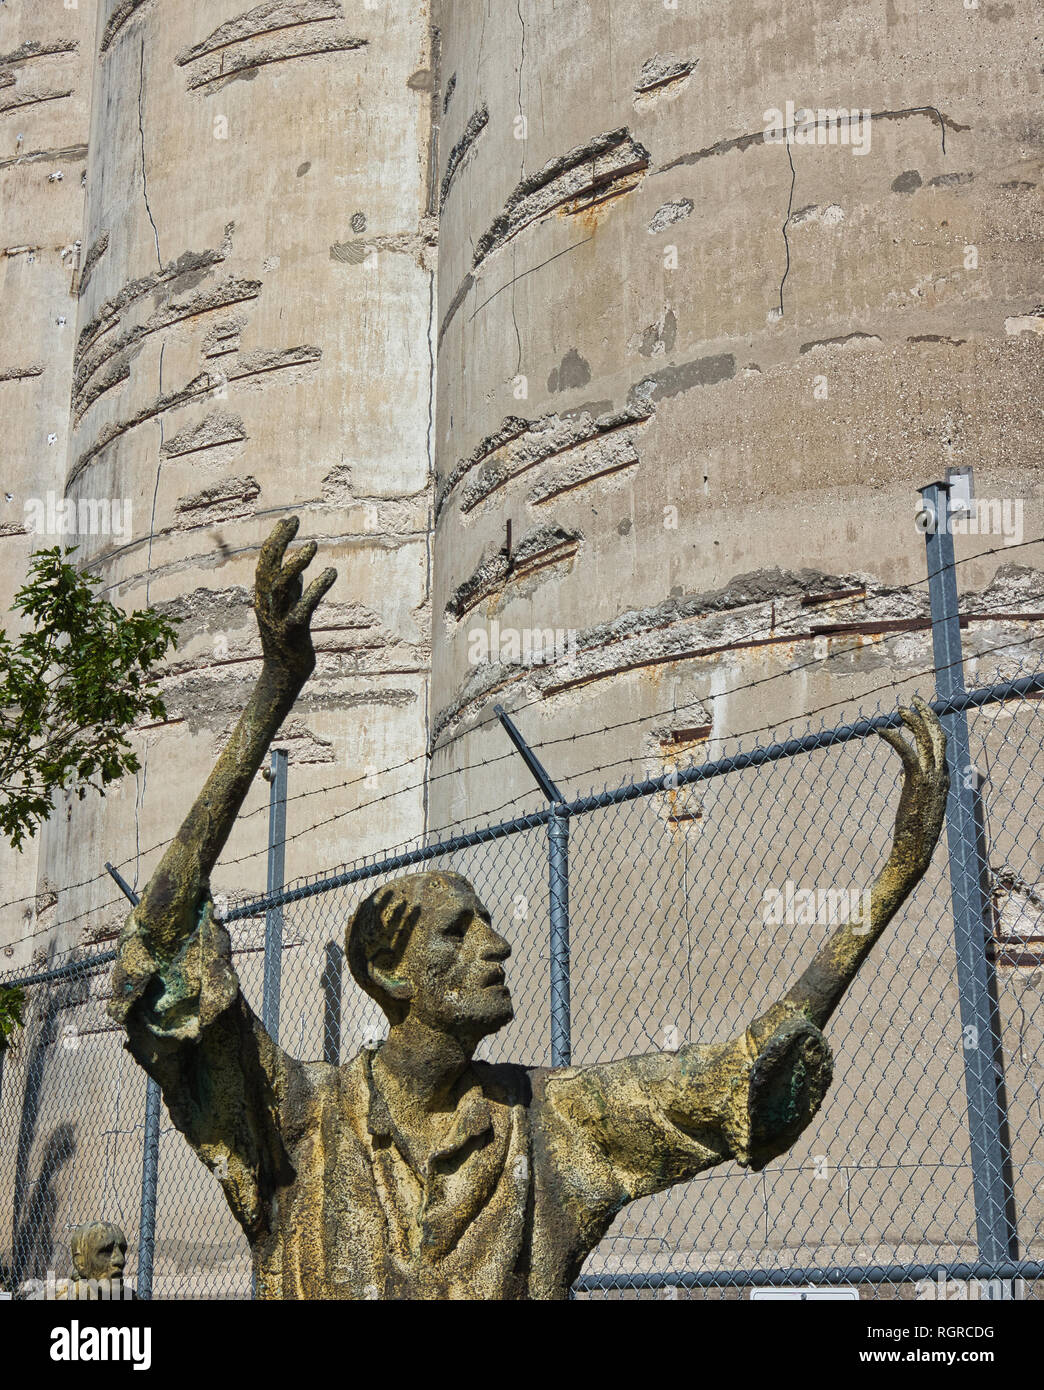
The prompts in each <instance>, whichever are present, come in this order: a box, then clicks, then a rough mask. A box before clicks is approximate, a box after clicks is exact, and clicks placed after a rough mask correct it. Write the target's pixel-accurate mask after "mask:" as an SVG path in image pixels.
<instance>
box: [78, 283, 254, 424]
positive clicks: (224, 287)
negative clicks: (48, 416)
mask: <svg viewBox="0 0 1044 1390" xmlns="http://www.w3.org/2000/svg"><path fill="white" fill-rule="evenodd" d="M260 293H261V281H260V280H243V279H239V278H238V277H236V276H229V277H228V279H226V280H223V281H222V282H221V283H220V284H218V285H213V286H211V287H209V288H208V289H205V290H200V291H198V292H197V293H195V294H189V295H187V296H186V297H185V298H184V299H180V300H178V299H168V300H167V301H166V302H165V303H164V304H163V305H161V307H160V308H158V309H157V310H156V311H155V313H153V314H150V315H149V317H148V318H147V319H145V320H144V321H143V322H142V323H138V324H135V325H134V326H133V327H132V328H129V329H127V330H126V331H125V332H123V333H121V334H119V335H118V336H116V337H115V338H112V337H110V336H109V335H108V334H106V335H105V336H104V338H102V339H97V338H96V339H95V340H94V341H93V342H92V343H91V345H90V347H89V348H88V349H87V350H85V351H83V352H82V353H81V352H79V351H78V352H77V356H76V358H75V360H74V367H73V418H74V420H75V421H76V422H77V423H78V422H79V421H80V420H81V419H82V418H83V416H84V415H85V414H86V412H87V410H88V409H89V408H90V406H91V405H92V404H93V402H94V401H95V400H96V399H97V398H98V396H99V395H101V394H102V392H103V391H106V390H108V389H109V388H110V387H111V386H112V385H114V384H116V383H117V382H119V381H124V380H126V378H127V376H128V375H129V367H128V363H127V361H126V360H122V361H120V360H118V359H121V358H124V357H125V355H126V354H128V353H132V352H133V351H134V350H135V349H137V348H138V347H139V346H140V344H141V342H142V341H143V340H144V339H145V338H147V337H149V336H150V335H151V334H153V333H158V332H161V331H162V330H163V329H167V328H171V327H173V326H174V325H175V324H178V323H183V322H185V321H186V320H188V319H194V318H198V317H199V316H200V315H201V314H209V313H214V312H216V311H217V310H220V309H226V308H228V307H229V306H230V305H232V304H240V303H243V302H245V301H247V300H251V299H256V298H257V297H258V295H259V294H260ZM211 331H212V333H213V331H214V330H211ZM227 350H232V349H227ZM204 353H205V355H208V356H210V355H216V354H212V353H207V352H206V344H204ZM110 362H112V363H114V366H113V367H112V368H110V370H109V372H108V373H107V374H105V375H104V376H103V378H102V380H101V381H100V382H92V380H91V379H92V377H94V376H95V374H96V373H98V372H100V371H101V370H102V368H103V367H105V366H106V364H108V363H110Z"/></svg>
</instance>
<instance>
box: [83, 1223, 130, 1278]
mask: <svg viewBox="0 0 1044 1390" xmlns="http://www.w3.org/2000/svg"><path fill="white" fill-rule="evenodd" d="M87 1253H88V1261H89V1269H88V1276H87V1277H88V1278H90V1279H120V1278H122V1276H123V1267H124V1265H125V1264H126V1263H127V1242H126V1241H125V1240H121V1239H120V1238H119V1237H118V1236H117V1235H115V1234H114V1233H113V1231H112V1229H111V1227H110V1228H109V1229H106V1228H105V1227H102V1228H101V1230H100V1231H99V1232H98V1234H97V1235H94V1234H93V1233H92V1235H91V1237H90V1239H89V1241H88V1244H87Z"/></svg>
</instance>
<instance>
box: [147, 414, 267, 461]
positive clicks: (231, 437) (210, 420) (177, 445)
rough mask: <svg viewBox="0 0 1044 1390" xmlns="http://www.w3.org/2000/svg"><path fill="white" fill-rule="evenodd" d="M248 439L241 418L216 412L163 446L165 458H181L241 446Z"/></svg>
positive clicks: (182, 431) (180, 432) (181, 431)
mask: <svg viewBox="0 0 1044 1390" xmlns="http://www.w3.org/2000/svg"><path fill="white" fill-rule="evenodd" d="M246 437H247V435H246V429H245V428H244V426H243V421H242V419H241V418H240V416H238V415H225V414H222V413H220V412H216V413H215V414H213V415H205V416H204V417H203V419H202V420H200V421H199V423H198V424H196V425H188V426H186V428H185V429H183V430H179V431H178V432H177V434H174V435H171V437H170V438H169V439H168V440H167V441H166V443H165V444H164V445H163V456H164V457H165V458H180V457H183V456H184V455H185V454H196V453H202V452H203V451H204V450H206V449H217V448H221V447H222V446H223V445H228V444H240V443H242V442H243V440H245V439H246Z"/></svg>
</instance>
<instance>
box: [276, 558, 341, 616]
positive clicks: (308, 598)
mask: <svg viewBox="0 0 1044 1390" xmlns="http://www.w3.org/2000/svg"><path fill="white" fill-rule="evenodd" d="M336 578H337V571H336V570H335V569H326V570H323V572H322V574H320V575H319V576H318V577H317V578H316V579H313V580H312V582H311V584H309V586H308V588H307V589H306V590H305V591H304V594H303V595H302V596H301V598H300V599H298V601H297V603H295V604H294V606H293V608H291V610H290V613H289V615H288V617H287V622H288V623H289V624H290V626H291V627H303V626H304V625H305V624H306V623H307V622H308V620H309V619H310V618H311V616H312V614H313V613H314V612H315V610H316V608H317V607H318V605H319V603H320V602H321V601H322V599H323V596H324V595H325V594H326V593H327V592H328V590H329V589H330V586H331V585H332V584H333V582H334V580H335V579H336Z"/></svg>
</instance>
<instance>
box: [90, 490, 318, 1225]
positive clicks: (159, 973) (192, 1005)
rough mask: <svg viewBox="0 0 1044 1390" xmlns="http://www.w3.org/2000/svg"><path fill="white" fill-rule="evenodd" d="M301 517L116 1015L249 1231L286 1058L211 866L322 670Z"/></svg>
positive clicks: (279, 1156) (120, 968)
mask: <svg viewBox="0 0 1044 1390" xmlns="http://www.w3.org/2000/svg"><path fill="white" fill-rule="evenodd" d="M297 526H298V522H297V518H296V517H290V518H288V519H286V520H284V521H281V522H280V523H279V524H278V526H276V527H275V529H274V530H273V531H272V533H271V535H270V536H269V537H268V539H267V540H266V541H265V543H264V545H263V546H262V547H261V551H260V554H259V557H258V563H257V575H256V584H255V590H254V610H255V614H256V618H257V624H258V628H259V629H260V633H261V647H262V653H263V661H262V666H261V672H260V675H259V676H258V679H257V683H256V685H255V687H254V690H253V693H252V695H251V697H250V700H249V702H248V704H247V706H246V709H245V710H244V711H243V714H242V716H241V718H240V719H239V722H238V723H237V724H236V727H235V729H234V731H233V733H232V736H231V738H230V739H229V741H228V744H227V745H226V747H225V748H224V750H223V751H222V753H221V756H220V757H219V758H218V761H217V763H216V764H215V766H214V769H213V771H212V772H211V774H210V776H209V777H208V778H207V781H206V784H205V786H204V787H203V790H202V791H201V792H200V794H199V796H198V797H197V798H196V800H195V802H194V804H193V806H192V809H191V810H190V811H189V813H188V815H187V816H186V818H185V821H184V823H183V824H182V826H181V829H180V830H179V831H178V833H177V835H176V836H175V838H174V840H173V841H172V842H171V844H170V845H169V847H168V848H167V850H166V853H165V854H164V855H163V858H162V859H161V861H160V863H159V865H158V866H157V868H156V870H155V872H154V873H153V875H152V877H151V878H150V879H149V882H148V884H147V886H146V888H145V890H144V892H143V893H142V896H141V901H140V902H139V903H138V905H137V906H136V907H135V908H134V910H133V912H131V914H130V916H129V917H128V919H127V921H126V923H125V925H124V928H123V930H122V932H121V933H120V941H119V953H118V958H117V962H116V966H115V968H114V970H113V986H112V1000H111V1003H110V1005H109V1013H110V1015H111V1016H112V1017H113V1018H114V1019H115V1020H116V1021H117V1022H119V1023H121V1024H122V1025H123V1027H124V1028H125V1029H126V1032H127V1038H128V1047H129V1049H130V1051H131V1053H132V1054H133V1056H134V1057H135V1058H136V1059H137V1061H138V1062H140V1063H141V1065H142V1066H143V1067H144V1068H145V1070H146V1071H147V1072H148V1073H149V1074H150V1076H152V1077H153V1078H154V1079H155V1080H156V1081H157V1082H158V1083H159V1085H160V1087H161V1088H162V1091H163V1098H164V1100H165V1101H166V1103H167V1108H168V1110H169V1111H170V1114H171V1118H172V1119H173V1121H174V1123H175V1125H176V1126H177V1127H178V1129H180V1130H181V1132H182V1133H183V1134H184V1135H185V1136H186V1138H187V1139H188V1140H189V1142H190V1143H191V1144H192V1145H193V1147H194V1148H195V1149H196V1151H197V1153H199V1155H200V1157H201V1158H202V1159H203V1161H204V1162H205V1163H207V1164H208V1166H209V1167H210V1168H211V1169H213V1171H214V1172H215V1173H216V1174H217V1176H218V1177H219V1179H220V1180H221V1183H222V1186H223V1187H224V1189H225V1194H226V1196H227V1198H228V1201H229V1204H230V1205H231V1207H232V1210H233V1211H234V1212H235V1214H236V1216H237V1218H238V1219H239V1220H240V1222H241V1223H242V1224H243V1226H244V1228H245V1229H246V1230H247V1233H248V1234H249V1235H251V1236H253V1235H256V1234H259V1233H260V1231H261V1230H262V1229H263V1227H264V1223H265V1221H266V1211H267V1207H268V1202H269V1199H270V1198H271V1195H272V1193H273V1192H274V1191H275V1189H276V1187H277V1186H278V1185H279V1182H280V1181H282V1180H285V1177H286V1157H285V1153H284V1150H283V1145H282V1139H281V1137H280V1134H279V1130H278V1125H277V1123H276V1117H277V1112H278V1105H279V1101H280V1099H281V1096H280V1092H281V1090H282V1089H283V1088H284V1087H285V1084H286V1058H285V1056H284V1054H283V1053H282V1052H281V1051H280V1049H279V1048H278V1047H277V1046H276V1045H275V1043H273V1041H272V1040H271V1038H269V1037H268V1035H267V1033H265V1031H264V1029H263V1028H262V1026H261V1024H260V1022H259V1020H258V1019H257V1018H256V1017H255V1015H254V1013H253V1011H252V1010H251V1009H250V1006H249V1005H248V1004H247V1002H246V1000H245V999H244V998H243V995H242V992H241V991H240V988H239V981H238V979H237V977H236V974H235V970H234V969H233V967H232V955H231V949H230V944H229V938H228V932H227V931H226V929H225V928H224V927H223V926H222V925H221V923H219V922H217V921H216V920H215V918H214V912H213V906H214V905H213V900H212V897H211V891H210V873H211V870H212V869H213V867H214V864H215V863H216V862H217V859H218V856H219V855H220V853H221V851H222V849H223V847H224V845H225V842H226V840H227V839H228V836H229V833H230V831H231V829H232V825H233V823H234V821H235V819H236V816H237V814H238V813H239V809H240V807H241V806H242V804H243V799H244V797H245V796H246V793H247V791H248V789H249V787H250V784H251V782H252V781H253V779H254V777H255V776H256V775H257V772H258V769H259V768H260V766H261V763H262V761H263V759H264V756H265V753H266V752H267V750H268V747H269V745H270V743H271V741H272V739H273V738H274V737H275V734H276V732H277V730H278V729H279V726H280V725H281V724H282V722H283V720H284V719H285V718H286V716H287V714H288V713H289V711H290V709H291V707H292V705H293V703H294V701H295V700H296V698H297V696H298V694H299V693H300V691H301V688H302V686H303V685H304V683H305V681H306V680H307V679H308V677H309V675H310V674H311V672H312V670H313V669H314V666H315V652H314V649H313V646H312V639H311V632H310V627H309V624H310V622H311V618H312V614H313V613H314V611H315V608H316V606H317V605H318V603H319V602H320V600H321V599H322V597H323V595H324V594H325V593H326V592H327V590H328V589H329V588H330V586H331V584H332V583H333V582H334V579H335V578H336V577H337V572H336V570H332V569H328V570H325V571H324V572H323V573H322V574H321V575H319V577H318V578H317V579H314V580H313V581H312V583H311V584H310V585H309V587H308V589H307V590H304V583H303V579H302V575H303V572H304V570H305V569H306V567H307V566H308V564H309V563H310V562H311V560H312V558H313V556H314V555H315V550H316V547H315V543H314V542H310V543H309V544H308V545H305V546H303V547H301V549H300V550H297V551H295V552H294V553H293V554H292V555H291V556H290V557H289V558H288V559H286V558H284V557H285V556H286V549H287V546H288V545H289V544H290V542H291V540H293V538H294V536H295V535H296V533H297Z"/></svg>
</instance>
